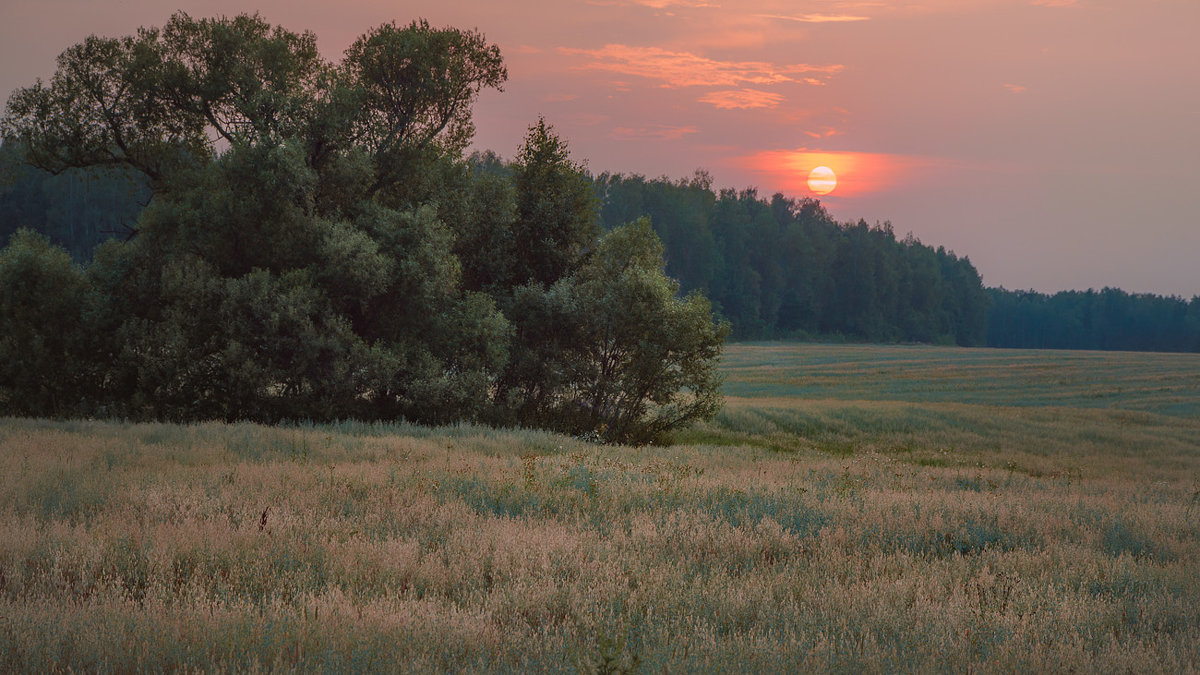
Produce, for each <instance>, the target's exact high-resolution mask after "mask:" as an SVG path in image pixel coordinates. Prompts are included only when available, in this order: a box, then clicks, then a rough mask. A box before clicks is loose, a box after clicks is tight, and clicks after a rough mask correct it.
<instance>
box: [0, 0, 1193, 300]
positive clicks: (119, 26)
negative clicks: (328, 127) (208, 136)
mask: <svg viewBox="0 0 1200 675" xmlns="http://www.w3.org/2000/svg"><path fill="white" fill-rule="evenodd" d="M175 9H183V10H185V11H187V12H189V13H191V14H193V15H195V16H211V15H217V14H235V13H238V12H243V11H253V10H255V9H257V10H258V11H260V12H261V13H262V14H263V16H264V17H266V18H267V20H269V21H272V22H274V23H278V24H282V25H284V26H286V27H288V28H291V29H293V30H303V29H309V30H312V31H313V32H315V33H316V34H317V36H318V39H319V41H320V44H321V47H322V49H323V51H324V52H325V54H326V55H327V56H328V57H330V58H334V59H336V58H338V57H339V55H340V53H341V51H342V50H343V49H344V48H345V47H346V46H347V45H349V43H350V42H351V41H352V40H353V39H354V38H355V37H357V36H358V35H359V34H361V33H363V32H364V31H366V30H367V29H368V28H370V27H372V26H375V25H378V24H379V23H382V22H385V21H391V20H396V21H399V22H402V23H406V22H408V21H409V20H411V19H414V18H417V17H424V18H427V19H429V20H430V22H432V23H433V24H435V25H453V26H457V27H463V28H478V29H479V30H481V31H482V32H483V33H484V34H485V35H486V36H487V37H488V39H489V40H491V41H494V42H496V43H498V44H499V45H500V47H501V50H502V51H503V53H504V55H505V59H506V61H507V63H508V67H509V75H510V77H509V82H508V84H507V85H506V87H505V91H504V92H503V93H496V92H489V93H486V94H485V95H484V96H483V97H482V98H481V100H480V101H479V103H478V104H477V106H476V124H477V127H478V134H477V136H476V142H475V145H476V147H479V148H490V149H494V150H496V151H497V152H499V153H500V154H501V155H503V156H505V157H511V156H512V155H513V153H514V152H515V150H516V148H517V146H518V145H519V144H520V142H521V139H522V137H523V136H524V132H525V130H526V128H527V127H528V126H529V124H531V123H532V122H534V121H536V119H537V116H538V115H544V116H545V117H546V119H547V121H549V122H550V123H552V124H553V125H554V126H555V127H556V128H557V130H558V131H559V133H560V134H561V135H562V136H564V137H565V138H567V139H568V141H569V143H570V147H571V148H572V151H573V154H574V156H575V158H576V159H578V160H584V161H586V163H587V165H588V166H589V168H591V169H592V170H593V171H595V172H600V171H620V172H625V173H641V174H645V175H649V176H659V175H666V176H669V177H672V178H679V177H684V176H688V175H691V173H692V172H693V170H695V169H696V168H701V167H702V168H706V169H708V170H709V171H710V173H711V174H712V175H713V177H714V179H715V181H716V185H717V186H719V187H737V188H743V187H749V186H756V187H757V188H758V189H759V192H760V194H763V195H764V196H769V195H770V194H771V193H773V192H776V191H782V192H784V193H785V194H788V195H791V196H797V197H799V196H806V195H808V188H807V186H806V184H805V179H806V177H807V171H808V170H810V169H811V168H813V167H815V166H818V165H822V164H823V165H827V166H829V167H831V168H833V169H834V171H835V172H837V174H838V178H839V185H838V188H837V189H836V190H835V191H834V192H833V193H832V194H830V195H827V196H826V197H823V198H822V199H821V201H822V202H823V203H824V204H826V206H827V207H828V208H829V210H830V211H831V212H832V213H833V215H834V216H835V217H836V218H838V219H839V220H857V219H858V218H865V219H867V220H868V221H870V222H874V221H882V220H890V221H891V222H892V224H893V227H894V229H895V231H896V232H897V234H898V236H903V234H904V233H906V232H909V231H911V232H913V234H915V235H916V236H917V237H919V238H920V239H921V240H922V241H924V242H926V243H929V244H933V245H944V246H946V247H947V248H950V249H953V250H954V251H956V252H957V253H959V254H960V255H967V256H969V257H970V258H971V260H972V261H973V262H974V263H975V265H976V267H978V268H979V270H980V272H981V273H982V274H983V277H984V283H985V284H987V285H1003V286H1006V287H1008V288H1036V289H1038V290H1042V291H1055V290H1061V289H1069V288H1076V289H1085V288H1089V287H1095V288H1101V287H1103V286H1118V287H1121V288H1125V289H1126V290H1130V291H1135V292H1155V293H1166V294H1178V295H1183V296H1185V297H1191V296H1193V295H1200V185H1198V183H1200V169H1198V167H1197V162H1198V161H1200V121H1198V120H1200V40H1198V39H1197V38H1196V37H1195V35H1194V33H1195V31H1196V29H1197V28H1200V2H1198V1H1197V0H912V1H908V2H886V1H882V0H880V1H870V0H865V1H858V0H845V1H843V0H791V1H784V0H739V1H736V2H735V1H733V0H556V1H554V2H541V1H539V2H532V1H529V0H519V1H516V2H499V1H497V2H485V1H483V0H429V1H427V0H411V1H405V0H400V1H394V2H377V1H370V0H341V1H339V2H329V3H323V2H322V3H317V2H300V1H290V2H288V1H283V0H262V1H261V2H259V3H258V4H257V5H252V4H247V3H240V2H227V1H223V0H218V1H208V2H202V1H188V0H179V1H178V2H177V4H171V5H165V4H162V3H159V2H150V1H148V0H126V1H124V2H120V3H116V2H98V1H97V0H41V1H40V2H32V1H31V2H16V1H7V0H6V1H4V2H3V3H2V4H0V92H2V93H4V95H5V96H7V93H8V92H11V91H12V89H14V88H16V87H19V86H25V85H28V84H32V82H33V81H34V79H35V78H37V77H43V78H44V77H47V76H49V75H50V74H51V73H52V72H53V69H54V57H55V56H56V55H57V54H58V52H60V51H61V50H62V49H64V48H65V47H67V46H69V45H70V44H73V43H75V42H78V41H80V40H82V39H83V38H84V37H85V36H86V35H88V34H89V33H97V34H100V35H110V36H115V35H125V34H129V33H132V32H133V31H134V30H136V28H137V27H138V26H141V25H161V24H162V23H163V22H164V21H165V20H166V19H167V17H168V16H169V15H170V13H171V12H172V11H174V10H175Z"/></svg>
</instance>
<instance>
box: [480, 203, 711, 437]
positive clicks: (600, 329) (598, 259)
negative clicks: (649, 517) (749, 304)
mask: <svg viewBox="0 0 1200 675" xmlns="http://www.w3.org/2000/svg"><path fill="white" fill-rule="evenodd" d="M511 307H512V308H513V315H514V316H516V317H520V318H519V319H518V320H517V322H516V323H517V331H518V332H517V335H518V340H519V341H520V342H521V347H520V348H518V350H517V351H516V357H515V358H517V359H521V361H519V362H518V363H517V364H516V366H515V367H514V368H512V369H510V370H509V372H508V374H507V375H508V377H507V378H506V379H505V380H503V381H502V386H503V387H504V389H502V391H503V392H504V395H505V398H504V399H503V401H504V402H505V403H507V404H508V405H509V406H512V407H514V408H515V409H516V411H517V416H518V417H519V418H522V419H534V420H538V421H539V423H540V424H543V425H545V426H548V427H550V428H553V429H558V430H560V431H564V432H567V433H571V434H584V433H587V432H593V431H594V432H597V433H599V434H600V436H601V437H603V438H604V439H606V440H609V441H617V442H647V441H655V440H660V439H661V438H662V437H663V436H664V435H665V434H667V433H668V432H670V431H671V430H673V429H676V428H679V427H683V426H687V425H688V424H690V423H691V422H692V421H694V420H697V419H707V418H710V417H712V416H713V415H714V414H716V412H717V410H719V409H720V406H721V400H722V397H721V393H720V379H719V378H718V377H717V374H716V368H715V366H716V362H717V359H718V357H719V355H720V352H721V346H722V343H723V341H724V338H725V335H726V334H727V333H728V326H727V325H723V324H714V323H713V321H712V312H711V309H710V307H709V304H708V301H707V300H706V299H705V298H704V297H703V296H701V295H699V294H695V293H693V294H691V295H689V296H688V297H686V298H680V297H678V284H677V283H675V282H674V281H672V280H671V279H670V278H669V277H667V276H666V275H665V274H664V273H663V271H662V244H661V243H660V242H659V241H658V238H657V237H656V236H655V235H654V232H653V230H652V229H651V228H650V224H649V222H648V221H646V220H644V219H643V220H639V221H638V222H636V223H633V224H630V225H628V226H625V227H621V228H617V229H615V230H612V231H611V232H609V233H607V234H606V235H604V236H603V237H602V238H601V239H600V240H599V242H598V243H597V245H596V248H595V251H593V252H592V254H591V255H590V256H589V257H588V259H587V262H585V263H584V264H583V265H582V266H581V267H580V269H579V270H578V271H577V272H575V273H574V274H572V275H569V276H567V277H564V278H562V279H560V280H559V281H558V282H556V283H555V284H554V285H553V286H551V287H550V288H549V289H547V290H545V291H543V290H542V289H541V288H540V287H538V286H533V285H529V286H524V287H522V288H521V289H518V291H517V293H516V295H515V297H514V300H513V303H512V305H511Z"/></svg>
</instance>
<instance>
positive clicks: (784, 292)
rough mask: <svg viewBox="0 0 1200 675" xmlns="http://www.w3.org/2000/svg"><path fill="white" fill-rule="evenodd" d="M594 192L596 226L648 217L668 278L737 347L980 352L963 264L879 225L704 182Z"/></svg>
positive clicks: (978, 320)
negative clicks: (847, 343)
mask: <svg viewBox="0 0 1200 675" xmlns="http://www.w3.org/2000/svg"><path fill="white" fill-rule="evenodd" d="M596 186H597V190H598V192H599V194H600V196H601V209H600V213H601V217H602V221H603V225H604V227H606V228H611V227H614V226H616V225H619V224H621V223H623V222H626V221H627V220H630V219H633V218H637V217H640V216H643V215H646V216H649V217H650V219H651V221H652V222H653V224H654V228H655V231H656V232H657V233H658V234H659V236H660V237H661V238H662V239H663V242H664V243H665V245H666V259H667V273H668V274H670V275H671V276H673V277H675V278H676V279H679V281H680V284H681V286H682V288H683V289H684V290H685V291H692V290H697V291H700V292H702V293H704V294H705V295H707V296H708V297H709V298H711V299H712V301H713V304H714V306H715V307H716V308H717V310H718V312H719V313H720V315H721V316H723V317H724V318H725V319H727V320H729V321H730V322H731V323H732V325H733V334H734V336H735V337H738V338H742V339H756V338H766V337H783V336H792V337H820V336H840V337H841V338H849V339H854V340H868V341H877V342H895V341H908V342H927V343H948V344H959V345H978V344H983V341H984V338H985V334H986V327H987V322H988V316H987V309H988V298H987V295H986V294H985V292H984V290H983V283H982V280H981V278H980V276H979V273H978V272H977V271H976V270H975V268H974V267H973V266H972V265H971V262H970V261H969V260H968V259H967V258H959V257H957V256H956V255H955V254H954V253H952V252H948V251H946V250H945V249H944V248H941V247H939V248H937V249H934V248H932V247H929V246H926V245H924V244H922V243H921V242H919V241H917V240H916V239H914V238H912V237H911V236H910V237H906V238H904V239H902V240H897V239H896V237H895V235H894V234H893V232H892V228H891V225H890V224H888V223H884V224H881V225H876V226H868V225H867V223H865V222H863V221H859V222H858V223H837V222H835V221H834V220H833V219H832V218H831V217H830V216H829V214H828V213H827V212H826V211H825V209H824V208H823V207H822V206H821V204H820V203H819V202H817V201H816V200H812V199H800V200H795V199H788V198H785V197H784V196H783V195H780V194H776V195H774V196H773V197H772V198H771V199H770V200H769V201H768V200H764V199H762V198H760V197H759V196H758V194H757V192H755V191H754V190H743V191H741V192H738V191H734V190H722V191H720V193H714V192H713V191H712V187H711V179H710V178H709V177H708V175H707V174H705V173H704V172H697V173H696V175H695V176H693V177H692V178H691V179H688V180H683V181H677V182H672V181H668V180H666V179H654V180H647V179H646V178H643V177H641V176H636V175H635V176H622V175H619V174H616V175H614V174H601V175H600V176H598V177H597V178H596Z"/></svg>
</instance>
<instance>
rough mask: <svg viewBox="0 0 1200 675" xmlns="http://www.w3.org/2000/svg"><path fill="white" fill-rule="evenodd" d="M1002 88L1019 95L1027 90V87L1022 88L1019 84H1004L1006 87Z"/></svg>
mask: <svg viewBox="0 0 1200 675" xmlns="http://www.w3.org/2000/svg"><path fill="white" fill-rule="evenodd" d="M1004 88H1005V89H1007V90H1009V91H1010V92H1012V93H1014V94H1020V93H1022V92H1024V91H1025V90H1026V89H1027V87H1023V86H1021V85H1019V84H1006V85H1004Z"/></svg>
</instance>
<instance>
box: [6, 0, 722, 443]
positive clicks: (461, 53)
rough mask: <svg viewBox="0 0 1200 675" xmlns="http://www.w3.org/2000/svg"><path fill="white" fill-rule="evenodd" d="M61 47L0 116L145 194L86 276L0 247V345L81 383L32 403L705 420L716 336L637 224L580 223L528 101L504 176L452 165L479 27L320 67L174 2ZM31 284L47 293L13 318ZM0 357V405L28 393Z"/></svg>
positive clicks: (206, 410) (274, 33)
mask: <svg viewBox="0 0 1200 675" xmlns="http://www.w3.org/2000/svg"><path fill="white" fill-rule="evenodd" d="M59 66H60V68H59V71H58V72H57V73H56V74H55V76H54V78H53V79H52V80H51V82H50V83H49V84H48V85H43V84H42V83H40V82H39V83H38V84H36V85H35V86H34V87H31V88H29V89H25V90H20V91H18V92H17V93H15V94H14V95H13V98H12V99H11V101H10V106H9V109H8V111H7V113H6V116H5V118H4V120H3V122H2V124H3V129H4V132H5V133H6V134H7V135H9V136H10V137H12V138H13V139H15V140H16V141H18V142H19V143H20V145H21V147H23V148H24V149H26V151H27V157H28V158H29V160H30V161H32V162H33V163H35V164H37V165H39V166H42V167H43V168H45V169H46V170H50V171H67V170H70V169H74V168H83V169H91V168H95V167H107V166H120V167H123V168H124V169H127V170H129V171H136V172H139V173H141V174H143V175H144V176H145V177H146V178H145V181H146V185H147V189H148V190H149V191H150V192H151V194H152V196H153V198H152V199H151V200H150V202H149V205H148V206H147V207H146V208H145V209H144V210H143V211H141V214H140V216H139V218H138V222H137V228H136V236H133V237H131V238H129V239H128V240H127V241H123V242H116V241H111V242H108V243H105V244H104V245H102V246H100V247H99V248H97V249H96V253H95V257H94V258H93V261H92V263H91V264H90V266H89V267H88V268H87V270H86V272H81V271H80V270H78V269H76V268H74V267H71V266H70V262H69V259H67V258H65V257H63V255H61V254H60V253H61V252H56V251H55V250H54V249H52V248H48V247H47V246H48V245H46V244H45V242H44V241H41V240H38V241H37V242H35V241H33V240H30V239H28V238H27V237H25V235H22V237H20V238H19V240H18V241H17V245H16V247H15V248H13V249H12V250H11V251H9V252H6V255H10V256H11V257H12V259H13V260H14V261H17V262H16V263H14V265H16V266H15V267H13V269H20V270H26V271H28V270H42V271H44V272H46V274H43V275H42V276H40V277H39V276H37V275H34V276H33V277H32V278H36V279H44V283H41V282H39V283H41V285H37V286H35V287H33V288H26V287H24V286H15V287H14V289H13V290H14V293H15V294H11V295H12V297H11V299H12V301H11V302H8V304H6V305H0V312H4V314H3V315H2V316H0V320H3V321H8V322H9V324H10V327H11V328H12V334H13V335H14V336H16V337H14V338H12V339H10V340H9V341H8V342H6V343H4V345H5V349H8V351H9V352H11V353H12V354H16V353H18V352H21V351H22V350H24V351H30V352H31V353H38V354H43V355H44V358H45V359H52V358H54V357H55V355H57V356H58V357H61V358H62V359H64V361H63V362H64V363H72V361H70V360H68V359H67V357H75V356H78V355H79V354H83V353H87V354H91V355H95V358H94V359H93V360H92V361H89V362H88V363H93V362H94V363H95V364H96V367H94V368H91V367H89V368H80V369H78V370H77V372H78V375H77V376H76V375H71V377H76V379H80V378H82V380H86V381H83V382H81V383H80V384H79V386H78V387H76V388H77V389H79V390H80V391H87V392H91V393H88V394H87V396H83V397H80V396H76V397H72V396H71V395H70V394H68V393H66V390H65V389H63V388H62V387H61V386H60V385H58V384H56V385H55V387H57V389H56V390H55V392H56V393H55V395H54V396H51V397H50V398H49V399H45V400H43V401H42V402H41V403H37V404H36V406H35V408H36V410H56V411H57V410H67V409H69V408H70V407H71V406H72V405H75V406H76V407H80V406H82V407H84V408H86V407H88V406H90V407H91V409H92V410H94V411H99V410H101V407H100V406H101V405H103V406H104V408H103V410H105V411H109V412H114V413H117V414H123V415H127V416H130V417H135V418H156V419H173V420H188V419H207V418H221V419H253V420H262V421H275V420H280V419H289V418H291V419H295V418H306V419H322V420H328V419H337V418H345V417H356V418H368V419H395V418H398V417H403V418H406V419H410V420H414V421H420V422H430V423H444V422H451V421H456V420H462V419H477V418H488V419H494V420H500V421H504V422H506V423H512V424H522V425H539V426H549V427H553V428H557V429H563V430H571V431H579V432H582V431H587V430H597V429H599V430H601V431H602V432H603V433H604V435H605V436H606V437H607V438H609V439H612V440H635V441H643V440H652V439H657V438H659V437H661V436H662V435H663V434H665V433H667V432H669V431H670V430H671V429H673V428H676V427H677V426H679V425H680V424H684V423H686V422H688V421H690V420H692V419H696V418H698V417H703V416H710V415H712V414H713V412H714V411H715V409H716V406H717V405H718V402H719V400H720V397H719V394H718V393H717V379H716V376H715V360H716V358H717V354H718V353H719V350H720V343H721V338H722V337H723V334H724V333H723V329H722V328H721V327H720V326H718V325H715V324H713V323H712V319H711V311H710V309H709V307H708V305H707V302H706V301H704V300H703V298H701V297H699V296H690V297H688V298H687V299H685V300H680V299H678V298H677V297H676V292H677V291H678V286H677V285H675V284H674V282H672V281H670V280H669V279H668V278H667V277H666V276H665V275H664V274H663V270H662V267H663V264H662V247H661V245H660V244H659V243H658V240H657V239H656V238H655V237H654V236H653V233H652V232H651V230H650V229H649V225H647V224H641V225H638V226H634V227H632V228H631V229H621V230H618V231H615V232H613V233H611V234H609V235H608V236H606V237H604V238H603V239H600V240H597V238H596V231H597V228H596V202H595V198H594V192H593V188H592V183H591V180H590V178H589V177H588V176H587V175H586V173H585V172H584V171H583V170H582V167H580V166H578V165H576V164H574V163H573V162H571V160H570V158H569V157H568V154H567V149H566V144H565V142H563V141H562V140H561V139H559V138H558V137H557V136H556V135H555V134H554V133H553V131H552V129H551V128H550V127H549V125H547V124H546V123H545V121H544V120H539V121H538V123H537V124H536V125H535V126H533V127H531V128H530V132H529V135H528V137H527V138H526V141H525V144H524V145H523V146H522V148H521V151H520V153H519V155H518V157H517V160H516V162H515V163H514V164H513V165H512V166H511V167H502V166H499V162H498V161H488V160H487V159H486V158H485V159H484V160H482V161H480V162H476V163H474V164H472V163H468V162H466V161H464V159H463V157H462V150H463V148H464V147H465V146H466V144H467V142H468V140H469V138H470V135H471V133H472V129H473V127H472V124H471V117H470V107H471V103H472V102H473V101H474V99H475V97H476V96H477V95H478V94H479V92H480V91H481V90H483V89H485V88H499V87H500V86H501V84H502V83H503V81H504V79H505V77H506V76H507V73H506V71H505V69H504V65H503V62H502V60H501V59H500V54H499V50H498V49H497V48H496V47H495V46H494V45H489V44H488V43H487V42H486V41H485V40H484V39H483V37H482V36H481V35H480V34H478V33H477V32H473V31H460V30H456V29H434V28H431V27H430V26H429V24H428V23H427V22H424V21H416V22H413V23H411V24H409V25H408V26H404V27H401V26H397V25H396V24H394V23H393V24H385V25H383V26H380V27H379V28H377V29H374V30H372V31H370V32H368V33H367V34H365V35H364V36H362V37H361V38H360V39H358V40H357V41H355V42H354V44H352V45H351V47H350V49H348V50H347V51H346V54H345V57H344V58H343V59H342V61H341V62H340V63H338V64H332V63H327V62H325V61H323V60H322V59H321V58H320V56H319V54H318V52H317V51H316V48H315V38H314V36H312V35H311V34H309V33H303V34H297V33H292V32H289V31H286V30H284V29H282V28H279V27H274V26H271V25H270V24H268V23H267V22H265V21H264V20H263V19H262V18H261V17H259V16H258V15H241V16H237V17H234V18H220V19H201V20H197V19H193V18H191V17H189V16H188V15H186V14H183V13H179V14H176V15H174V16H173V17H172V18H171V20H170V21H169V22H168V23H167V25H166V26H165V27H164V28H163V29H161V30H159V29H142V30H140V31H139V32H138V33H137V35H136V36H130V37H126V38H120V39H107V38H96V37H92V38H88V40H86V41H85V42H84V43H82V44H80V45H77V46H76V47H73V48H71V49H68V50H67V51H66V52H64V54H63V56H62V57H60V60H59ZM705 189H707V188H705ZM38 242H40V243H38ZM489 248H492V249H494V250H489ZM31 251H32V253H31ZM593 256H598V257H596V258H595V260H593ZM492 258H498V259H496V260H493V259H492ZM29 261H32V262H29ZM64 261H66V262H65V263H64ZM18 263H19V264H18ZM64 264H65V265H66V267H63V265H64ZM13 274H17V273H16V272H13ZM29 274H33V272H29ZM39 274H40V273H39ZM464 275H465V276H464ZM52 288H62V289H64V290H63V291H62V295H63V297H62V301H63V302H65V303H67V306H59V305H55V304H54V303H45V307H44V308H43V310H44V311H43V310H37V309H36V304H37V303H36V298H38V297H41V296H42V295H44V294H46V293H50V292H51V291H49V290H46V289H52ZM60 304H61V303H60ZM85 310H86V311H85ZM85 314H86V321H84V320H83V319H81V318H79V317H78V316H77V317H76V318H77V319H79V320H78V321H77V322H76V323H77V325H78V326H87V327H88V330H87V331H83V332H82V333H80V332H79V331H78V330H76V331H75V332H71V331H66V330H61V331H60V332H61V334H62V335H64V336H68V335H76V336H78V335H83V336H87V338H88V339H87V345H86V349H84V348H82V347H79V348H77V346H76V345H75V343H62V344H59V343H57V342H50V341H47V339H46V338H45V335H46V330H47V327H61V325H62V324H63V321H64V319H63V317H70V316H72V315H79V316H83V315H85ZM72 339H74V338H72ZM81 344H82V343H81ZM39 350H40V351H39ZM39 358H42V357H41V356H39ZM75 362H79V361H78V359H76V361H75ZM13 363H14V364H15V365H14V366H13V368H14V371H13V372H14V373H15V374H16V375H20V377H16V376H14V379H13V381H14V383H15V384H14V385H13V386H12V387H10V388H9V389H8V390H6V392H5V394H3V395H4V396H5V399H4V400H5V401H19V400H23V398H24V396H23V392H24V391H26V390H30V391H33V389H31V388H36V386H37V383H36V381H35V379H34V378H33V377H31V376H30V374H29V373H28V372H25V371H24V370H22V369H21V368H22V366H21V364H20V360H19V359H17V358H16V357H14V358H13ZM17 371H20V372H19V373H18V372H17ZM68 375H70V374H69V373H66V372H64V373H62V377H63V378H68V379H69V377H68ZM63 381H66V380H63ZM71 382H74V380H71ZM35 393H36V392H35ZM43 393H44V392H43ZM43 398H44V397H43ZM39 400H41V399H39ZM35 408H30V410H34V409H35Z"/></svg>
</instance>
